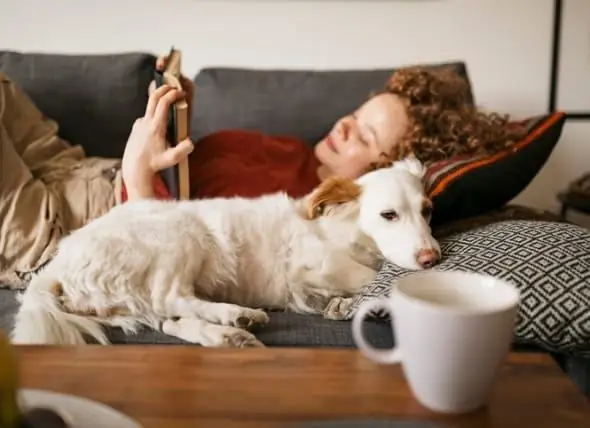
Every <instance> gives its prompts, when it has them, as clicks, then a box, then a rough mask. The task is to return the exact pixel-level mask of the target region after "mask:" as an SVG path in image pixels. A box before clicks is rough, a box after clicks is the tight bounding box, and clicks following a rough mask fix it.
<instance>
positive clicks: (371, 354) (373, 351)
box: [352, 299, 401, 364]
mask: <svg viewBox="0 0 590 428" xmlns="http://www.w3.org/2000/svg"><path fill="white" fill-rule="evenodd" d="M374 310H385V311H387V312H389V315H390V316H391V318H392V319H393V305H392V302H391V299H373V300H367V301H366V302H364V303H362V304H361V305H360V306H359V308H358V309H357V311H356V313H355V314H354V317H353V318H352V337H353V339H354V341H355V342H356V345H357V347H358V348H359V350H360V351H361V353H362V354H363V355H364V356H365V357H367V358H369V359H371V360H373V361H376V362H378V363H381V364H396V363H399V362H401V352H400V350H399V349H398V347H397V346H394V347H393V348H391V349H378V348H375V347H374V346H372V345H370V344H369V342H367V340H366V339H365V336H364V335H363V329H362V327H363V322H364V321H365V318H366V317H367V315H368V314H369V312H372V311H374Z"/></svg>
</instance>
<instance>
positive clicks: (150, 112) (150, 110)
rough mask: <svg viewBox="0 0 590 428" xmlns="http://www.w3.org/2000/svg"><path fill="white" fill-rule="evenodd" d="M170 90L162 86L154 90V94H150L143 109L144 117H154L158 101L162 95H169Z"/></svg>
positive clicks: (166, 86)
mask: <svg viewBox="0 0 590 428" xmlns="http://www.w3.org/2000/svg"><path fill="white" fill-rule="evenodd" d="M171 90H172V87H171V86H170V85H162V86H160V87H159V88H157V89H156V90H154V92H152V94H151V95H150V97H149V98H148V102H147V105H146V107H145V116H146V117H153V116H154V114H155V112H156V107H157V106H158V103H159V102H160V99H161V98H162V97H163V96H164V95H166V94H167V93H169V92H170V91H171Z"/></svg>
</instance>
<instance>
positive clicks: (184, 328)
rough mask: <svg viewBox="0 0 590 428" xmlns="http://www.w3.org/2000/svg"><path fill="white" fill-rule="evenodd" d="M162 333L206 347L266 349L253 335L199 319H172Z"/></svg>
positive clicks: (164, 325) (165, 323) (163, 325)
mask: <svg viewBox="0 0 590 428" xmlns="http://www.w3.org/2000/svg"><path fill="white" fill-rule="evenodd" d="M162 333H164V334H168V335H170V336H176V337H178V338H180V339H182V340H185V341H187V342H191V343H198V344H200V345H201V346H204V347H214V348H216V347H231V348H247V347H264V345H263V344H262V342H260V341H259V340H258V339H257V338H256V336H254V335H253V334H252V333H250V332H248V331H246V330H243V329H240V328H237V327H229V326H224V325H218V324H212V323H210V322H208V321H204V320H201V319H198V318H170V319H167V320H164V322H163V323H162Z"/></svg>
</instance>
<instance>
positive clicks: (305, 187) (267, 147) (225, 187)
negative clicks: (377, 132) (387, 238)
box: [122, 130, 320, 201]
mask: <svg viewBox="0 0 590 428" xmlns="http://www.w3.org/2000/svg"><path fill="white" fill-rule="evenodd" d="M318 167H319V162H318V161H317V159H316V157H315V155H314V153H313V150H312V148H311V147H310V146H309V145H307V144H306V143H304V142H302V141H300V140H297V139H295V138H291V137H283V136H281V137H276V136H272V137H271V136H268V135H264V134H262V133H260V132H255V131H241V130H240V131H221V132H216V133H213V134H211V135H209V136H207V137H205V138H203V139H201V140H199V141H197V142H196V143H195V149H194V150H193V152H192V153H191V154H190V156H189V171H190V187H191V199H203V198H212V197H218V196H224V197H231V196H243V197H257V196H261V195H263V194H268V193H273V192H278V191H284V192H286V193H287V194H288V195H289V196H292V197H301V196H303V195H305V194H307V193H309V192H310V191H311V190H313V189H314V188H315V187H316V186H317V185H318V184H319V182H320V181H319V178H318V176H317V169H318ZM154 189H155V193H156V197H157V198H159V199H169V198H170V195H169V194H168V192H167V190H166V188H165V186H164V184H163V182H162V180H161V179H160V178H159V177H156V178H155V180H154ZM126 199H127V195H126V191H125V187H124V186H123V194H122V200H123V201H125V200H126Z"/></svg>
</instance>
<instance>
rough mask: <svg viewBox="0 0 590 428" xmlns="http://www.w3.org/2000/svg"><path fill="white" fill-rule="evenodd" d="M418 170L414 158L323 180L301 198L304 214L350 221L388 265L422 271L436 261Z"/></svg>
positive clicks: (429, 207) (428, 204) (428, 205)
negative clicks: (350, 177) (353, 175)
mask: <svg viewBox="0 0 590 428" xmlns="http://www.w3.org/2000/svg"><path fill="white" fill-rule="evenodd" d="M423 176H424V169H423V167H422V165H421V163H420V162H419V161H418V160H416V159H415V158H407V159H404V160H401V161H397V162H393V163H392V164H391V166H389V167H386V168H380V169H378V170H375V171H371V172H369V173H367V174H365V175H364V176H362V177H361V178H360V179H358V180H356V181H353V180H347V179H343V178H337V177H335V178H330V179H328V180H325V181H324V182H323V183H322V184H320V186H318V188H317V189H315V191H314V192H312V193H311V194H310V195H309V197H308V199H307V210H308V212H307V215H308V217H309V218H311V219H317V218H320V217H322V216H325V217H332V218H342V219H354V220H355V221H356V222H357V225H358V227H359V229H360V231H361V232H362V233H363V234H365V235H366V236H368V237H369V238H371V239H372V240H373V241H374V242H375V244H376V246H377V248H378V249H379V251H380V252H381V253H382V254H383V256H384V257H385V258H386V259H388V260H389V261H390V262H392V263H394V264H396V265H398V266H400V267H402V268H406V269H415V270H418V269H425V268H429V267H431V266H433V265H434V264H436V263H437V262H438V261H439V260H440V247H439V244H438V242H437V241H436V239H434V237H433V236H432V234H431V229H430V225H429V223H430V218H431V213H432V202H431V201H430V200H429V199H428V197H427V196H426V194H425V191H424V185H423V182H422V179H423Z"/></svg>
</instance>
